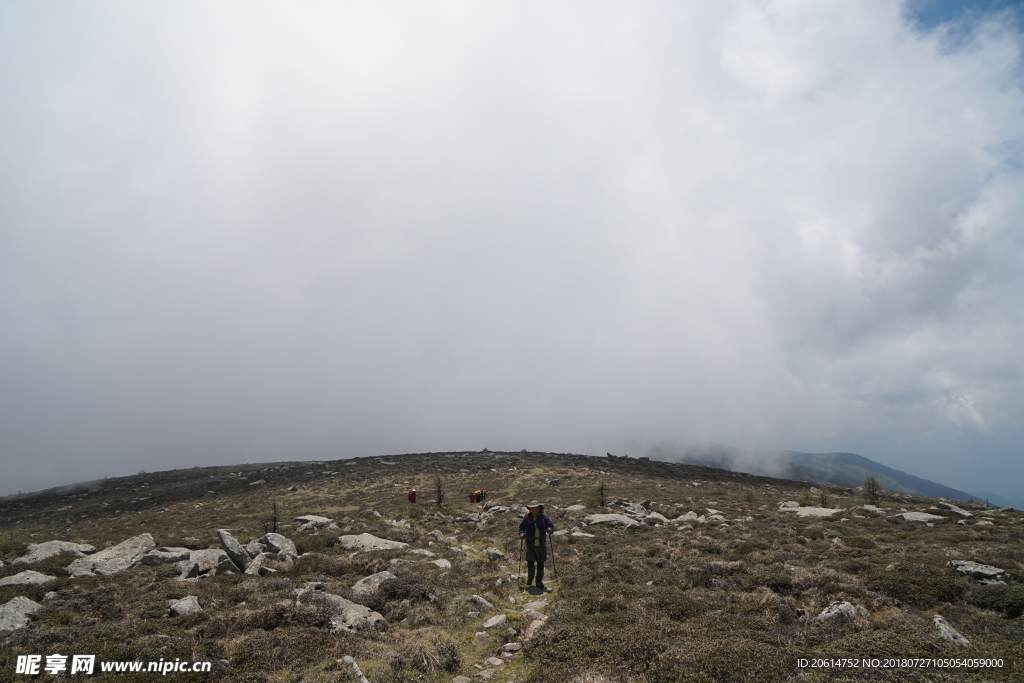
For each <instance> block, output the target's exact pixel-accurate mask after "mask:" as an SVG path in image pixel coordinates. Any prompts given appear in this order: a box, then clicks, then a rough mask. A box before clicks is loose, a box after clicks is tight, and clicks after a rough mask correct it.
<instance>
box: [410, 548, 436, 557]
mask: <svg viewBox="0 0 1024 683" xmlns="http://www.w3.org/2000/svg"><path fill="white" fill-rule="evenodd" d="M409 554H410V555H422V556H423V557H434V553H432V552H430V551H429V550H425V549H423V548H413V549H412V550H410V551H409Z"/></svg>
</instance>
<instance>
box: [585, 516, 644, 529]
mask: <svg viewBox="0 0 1024 683" xmlns="http://www.w3.org/2000/svg"><path fill="white" fill-rule="evenodd" d="M583 523H584V524H586V525H588V526H592V525H594V524H622V525H624V526H627V527H630V526H639V524H638V523H637V521H636V520H634V519H631V518H629V517H627V516H625V515H607V514H600V515H587V516H586V517H584V518H583Z"/></svg>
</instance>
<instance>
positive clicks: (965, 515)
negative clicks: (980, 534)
mask: <svg viewBox="0 0 1024 683" xmlns="http://www.w3.org/2000/svg"><path fill="white" fill-rule="evenodd" d="M939 507H940V508H946V509H947V510H949V511H950V512H954V513H956V514H958V515H960V516H961V517H963V518H964V519H968V518H970V517H973V516H974V514H973V513H970V512H968V511H967V510H964V509H963V508H961V507H959V506H957V505H953V504H952V503H939Z"/></svg>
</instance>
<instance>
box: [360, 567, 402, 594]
mask: <svg viewBox="0 0 1024 683" xmlns="http://www.w3.org/2000/svg"><path fill="white" fill-rule="evenodd" d="M397 578H398V577H397V576H395V575H394V574H392V573H391V572H389V571H383V572H377V573H376V574H370V575H369V576H367V577H365V578H362V579H359V580H358V581H356V582H355V583H354V584H353V585H352V595H355V596H364V595H371V594H372V593H376V592H377V590H378V589H379V588H380V586H381V584H382V583H384V582H385V581H391V580H392V579H397Z"/></svg>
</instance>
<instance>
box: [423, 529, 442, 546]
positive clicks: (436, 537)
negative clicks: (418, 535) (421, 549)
mask: <svg viewBox="0 0 1024 683" xmlns="http://www.w3.org/2000/svg"><path fill="white" fill-rule="evenodd" d="M427 536H430V537H431V538H433V539H434V540H435V541H437V542H438V543H440V542H441V541H443V540H444V534H442V533H441V532H440V531H439V530H438V529H434V530H433V531H431V532H430V533H429V534H427Z"/></svg>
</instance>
